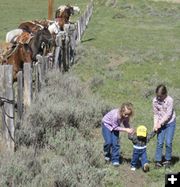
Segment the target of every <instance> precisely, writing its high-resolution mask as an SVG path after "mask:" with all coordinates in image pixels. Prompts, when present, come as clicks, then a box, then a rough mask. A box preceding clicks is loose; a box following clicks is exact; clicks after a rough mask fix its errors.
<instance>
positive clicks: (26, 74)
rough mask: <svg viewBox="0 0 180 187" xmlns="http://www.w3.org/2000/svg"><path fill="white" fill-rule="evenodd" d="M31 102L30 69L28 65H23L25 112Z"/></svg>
mask: <svg viewBox="0 0 180 187" xmlns="http://www.w3.org/2000/svg"><path fill="white" fill-rule="evenodd" d="M31 102H32V69H31V64H30V63H24V110H25V111H26V110H27V109H28V108H29V107H30V105H31Z"/></svg>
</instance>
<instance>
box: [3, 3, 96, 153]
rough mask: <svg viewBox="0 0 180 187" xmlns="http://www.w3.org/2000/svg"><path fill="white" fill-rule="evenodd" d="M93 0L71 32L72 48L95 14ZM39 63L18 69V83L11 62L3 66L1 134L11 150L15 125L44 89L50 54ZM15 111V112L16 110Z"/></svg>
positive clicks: (26, 64)
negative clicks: (14, 78)
mask: <svg viewBox="0 0 180 187" xmlns="http://www.w3.org/2000/svg"><path fill="white" fill-rule="evenodd" d="M92 11H93V1H90V3H89V4H88V6H87V7H86V10H85V11H84V13H83V14H82V15H81V16H80V18H79V20H78V21H77V22H76V23H75V25H76V28H75V29H74V30H73V32H72V33H71V35H70V45H71V48H73V49H75V48H76V46H77V45H78V43H79V42H80V41H81V38H82V35H83V33H84V31H85V29H86V26H87V24H88V22H89V20H90V17H91V16H92ZM36 58H37V63H36V64H35V65H34V66H33V68H32V64H29V63H24V67H23V72H22V71H20V72H18V75H17V83H16V84H13V68H12V65H0V80H1V81H0V108H1V111H2V112H1V115H2V127H1V129H2V130H1V133H2V137H3V144H4V145H5V146H4V147H5V148H6V149H7V150H9V151H10V152H12V153H13V152H14V148H15V141H16V139H15V136H14V131H15V127H18V126H19V125H21V124H22V121H23V113H25V112H26V111H27V110H28V108H29V107H30V106H31V103H32V101H33V98H34V97H36V95H37V94H38V92H39V91H40V90H41V86H42V85H43V84H44V82H45V78H46V73H47V72H48V70H49V69H51V68H55V69H56V68H57V67H56V63H54V66H53V67H52V64H50V61H49V58H48V57H47V56H40V55H37V57H36ZM15 110H16V112H15Z"/></svg>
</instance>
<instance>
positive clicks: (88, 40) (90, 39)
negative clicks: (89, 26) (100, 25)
mask: <svg viewBox="0 0 180 187" xmlns="http://www.w3.org/2000/svg"><path fill="white" fill-rule="evenodd" d="M92 40H95V38H89V39H87V40H82V41H81V43H84V42H90V41H92Z"/></svg>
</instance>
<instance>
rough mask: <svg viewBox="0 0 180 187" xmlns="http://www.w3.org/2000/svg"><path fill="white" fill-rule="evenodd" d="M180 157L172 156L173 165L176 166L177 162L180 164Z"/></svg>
mask: <svg viewBox="0 0 180 187" xmlns="http://www.w3.org/2000/svg"><path fill="white" fill-rule="evenodd" d="M162 160H163V161H165V157H164V156H163V159H162ZM179 160H180V159H179V157H178V156H172V159H171V165H175V164H176V163H177V162H179Z"/></svg>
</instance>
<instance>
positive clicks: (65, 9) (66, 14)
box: [55, 5, 80, 31]
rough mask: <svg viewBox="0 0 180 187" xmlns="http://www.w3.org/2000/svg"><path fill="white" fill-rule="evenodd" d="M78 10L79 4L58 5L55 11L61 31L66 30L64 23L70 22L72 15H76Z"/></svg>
mask: <svg viewBox="0 0 180 187" xmlns="http://www.w3.org/2000/svg"><path fill="white" fill-rule="evenodd" d="M76 12H78V13H79V12H80V9H79V7H77V6H70V5H61V6H59V7H58V9H57V10H56V12H55V19H56V21H57V22H58V24H59V28H60V30H61V31H63V30H64V25H65V24H68V23H69V22H70V16H72V15H74V14H75V13H76Z"/></svg>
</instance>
